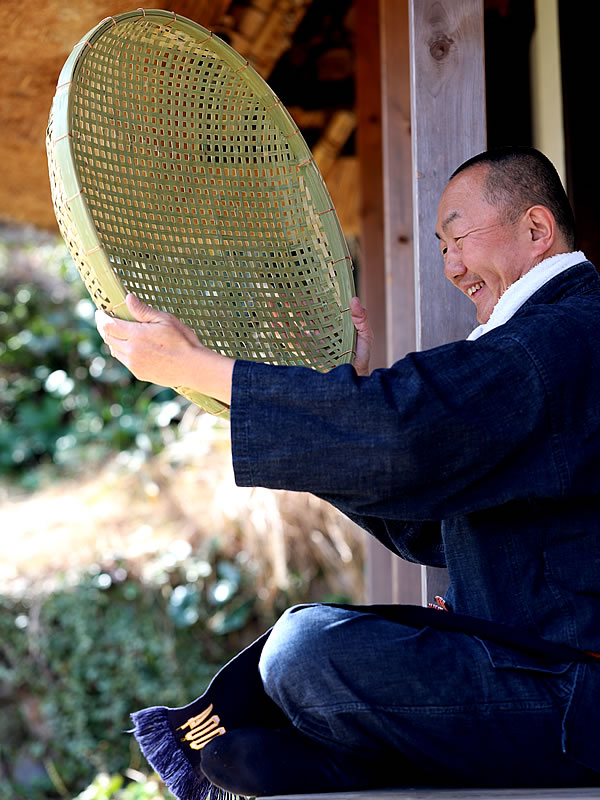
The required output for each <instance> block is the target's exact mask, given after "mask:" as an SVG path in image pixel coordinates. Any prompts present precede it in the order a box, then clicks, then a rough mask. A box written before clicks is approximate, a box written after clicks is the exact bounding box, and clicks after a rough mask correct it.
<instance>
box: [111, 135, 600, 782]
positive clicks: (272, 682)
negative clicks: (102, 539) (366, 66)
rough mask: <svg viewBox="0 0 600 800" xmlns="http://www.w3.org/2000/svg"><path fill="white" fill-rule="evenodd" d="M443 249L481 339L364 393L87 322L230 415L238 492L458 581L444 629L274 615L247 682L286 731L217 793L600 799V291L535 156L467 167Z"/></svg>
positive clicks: (212, 765)
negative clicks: (288, 502)
mask: <svg viewBox="0 0 600 800" xmlns="http://www.w3.org/2000/svg"><path fill="white" fill-rule="evenodd" d="M436 235H437V236H438V238H439V240H440V244H441V248H442V254H443V258H444V269H445V273H446V276H447V277H448V278H449V280H451V281H452V282H453V284H454V285H455V286H456V287H457V289H459V290H460V291H462V292H464V293H465V294H466V295H467V296H468V297H470V299H471V300H472V302H473V303H474V304H475V306H476V308H477V319H478V322H479V323H480V324H479V326H478V328H476V329H475V331H473V333H472V334H471V335H470V336H469V337H468V340H467V341H459V342H453V343H451V344H447V345H444V346H442V347H437V348H433V349H431V350H427V351H423V352H419V353H411V354H409V355H407V356H406V357H405V358H403V359H401V360H400V361H398V362H396V363H395V364H394V365H393V366H392V367H390V368H388V369H380V370H375V371H374V372H372V373H371V374H367V372H368V371H367V370H366V369H365V368H364V365H363V366H361V368H360V369H359V370H356V369H354V368H353V367H352V366H350V365H344V366H340V367H338V368H336V369H334V370H332V371H331V372H329V373H327V374H320V373H317V372H314V371H312V370H309V369H304V368H300V367H276V366H271V365H265V364H258V363H251V362H247V361H236V362H232V361H231V360H229V359H227V358H225V357H223V356H220V355H217V354H215V353H212V352H210V351H208V350H206V348H204V347H203V346H202V345H201V344H200V343H199V342H198V341H197V340H196V339H195V337H194V336H193V335H190V332H189V330H188V329H186V328H185V326H183V325H181V323H178V322H177V321H176V320H174V319H173V318H172V317H169V315H167V314H163V313H160V312H156V311H154V310H152V309H150V308H148V307H147V306H145V305H144V304H143V303H140V302H139V301H137V300H136V299H135V298H133V297H129V298H128V301H127V302H128V306H129V309H130V310H131V312H132V313H133V314H134V316H135V317H136V318H137V319H138V320H139V322H138V323H130V322H121V321H118V320H112V319H110V318H109V317H107V316H106V315H104V314H100V313H99V315H98V326H99V329H100V331H101V333H102V335H103V337H104V339H105V341H106V342H107V343H108V344H109V345H110V347H111V349H112V350H113V352H114V353H115V354H116V355H117V357H119V358H120V359H121V360H122V361H123V363H124V364H126V365H127V366H128V367H129V368H130V369H131V370H132V371H133V372H134V374H136V375H137V376H138V377H140V378H142V379H144V380H152V381H154V382H157V383H166V384H171V385H173V384H175V385H186V386H190V387H191V388H194V389H197V390H198V391H201V392H203V393H205V394H213V395H214V396H215V397H217V398H219V399H220V400H223V401H225V402H227V403H230V404H231V439H232V453H233V465H234V469H235V475H236V480H237V482H238V483H239V484H240V485H245V486H248V485H252V486H267V487H271V488H285V489H291V490H298V491H310V492H313V493H314V494H317V495H319V496H320V497H323V498H324V499H326V500H328V501H329V502H331V503H332V504H334V505H335V506H337V507H338V508H339V509H341V510H342V511H343V512H344V513H345V514H347V515H348V516H349V517H350V518H351V519H354V520H355V521H356V522H357V523H358V524H360V525H361V526H362V527H363V528H365V529H366V530H367V531H369V532H370V533H371V534H372V535H373V536H375V537H376V538H377V539H379V540H380V541H381V542H383V543H384V544H385V545H386V546H387V547H388V548H389V549H390V550H392V551H393V552H394V553H395V554H396V555H398V556H399V557H401V558H405V559H408V560H410V561H415V562H418V563H421V564H427V565H432V566H446V567H447V568H448V574H449V587H448V591H447V592H446V594H445V597H444V598H443V601H442V602H441V603H440V607H441V609H444V610H434V609H420V608H419V609H415V608H412V607H403V606H391V607H377V608H369V607H351V606H344V607H340V606H330V605H322V604H316V605H313V606H307V607H302V608H295V609H291V610H290V611H288V612H286V614H284V616H283V617H282V618H281V619H280V620H279V621H278V622H277V624H276V625H275V627H274V629H273V630H272V632H271V633H270V635H269V636H268V638H267V639H266V642H265V644H264V646H263V647H262V652H261V654H260V661H259V663H258V667H257V668H258V669H259V673H260V678H261V685H262V687H264V691H265V692H266V694H267V695H268V697H269V698H271V699H272V700H273V701H274V702H275V704H276V705H277V706H278V707H279V709H280V710H281V711H282V712H283V720H284V721H283V722H280V724H278V726H277V729H276V730H273V729H272V728H270V727H262V726H261V719H260V717H259V718H257V719H255V720H254V721H253V722H252V725H251V726H250V725H249V726H247V727H245V726H242V727H239V728H237V729H235V730H227V731H226V732H225V733H224V734H222V735H219V736H218V737H216V738H214V739H213V740H212V741H210V742H209V743H208V744H206V746H205V747H203V749H202V753H201V761H200V762H199V764H198V765H197V769H198V770H199V771H200V772H201V773H202V774H204V775H206V776H207V777H208V778H209V779H210V780H211V781H213V782H214V783H216V784H217V785H218V786H220V787H223V788H224V789H226V790H229V791H232V792H235V793H239V794H246V795H267V794H282V793H298V792H317V791H322V792H324V791H335V790H353V789H364V788H370V787H375V786H394V785H395V786H402V785H404V786H406V785H416V784H421V785H422V784H440V783H441V784H445V785H463V786H473V785H479V786H567V785H573V786H577V785H578V786H581V785H594V786H598V785H600V748H599V747H598V744H597V730H598V727H599V726H600V661H599V660H598V659H599V656H598V655H597V654H598V653H600V625H599V624H598V620H599V619H600V470H599V469H598V464H599V463H600V324H599V319H600V278H599V277H598V275H597V273H596V270H595V268H594V267H593V266H592V265H591V264H590V263H589V262H588V261H586V259H585V257H584V255H583V254H582V253H580V252H577V251H574V232H573V217H572V213H571V210H570V208H569V204H568V201H567V198H566V196H565V193H564V190H563V188H562V186H561V183H560V180H559V178H558V176H557V174H556V172H555V170H554V168H553V166H552V165H551V164H550V162H549V161H548V159H546V158H545V157H544V156H543V155H542V154H541V153H539V152H537V151H535V150H531V149H529V148H505V149H503V150H500V151H490V152H487V153H483V154H480V155H479V156H476V157H475V158H473V159H471V160H470V161H468V162H466V163H465V164H463V165H462V166H461V167H460V168H459V169H458V170H457V171H456V172H455V173H454V175H453V176H452V177H451V179H450V181H449V183H448V186H447V188H446V190H445V191H444V193H443V196H442V198H441V201H440V205H439V214H438V219H437V226H436ZM353 316H354V319H355V324H356V325H357V327H358V328H359V339H360V342H359V343H360V345H361V347H363V346H366V349H368V338H369V331H368V325H367V323H366V319H365V314H364V311H363V310H362V309H361V307H360V305H359V304H358V302H357V301H354V303H353ZM363 360H364V359H363ZM239 689H240V687H236V690H239ZM232 691H234V689H232ZM242 691H243V690H242ZM194 763H196V762H194Z"/></svg>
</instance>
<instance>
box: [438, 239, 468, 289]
mask: <svg viewBox="0 0 600 800" xmlns="http://www.w3.org/2000/svg"><path fill="white" fill-rule="evenodd" d="M466 271H467V268H466V267H465V265H464V263H463V259H462V253H461V252H460V250H459V249H458V247H455V246H450V247H448V250H447V252H446V255H445V256H444V274H445V276H446V277H447V278H448V280H449V281H452V283H456V281H457V280H458V279H459V278H462V276H463V275H464V274H465V272H466Z"/></svg>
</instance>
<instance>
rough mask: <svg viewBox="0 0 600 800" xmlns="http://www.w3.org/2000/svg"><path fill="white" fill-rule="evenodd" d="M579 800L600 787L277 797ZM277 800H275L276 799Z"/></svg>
mask: <svg viewBox="0 0 600 800" xmlns="http://www.w3.org/2000/svg"><path fill="white" fill-rule="evenodd" d="M292 797H293V798H294V800H546V798H547V799H548V800H579V799H581V798H586V800H587V798H592V797H594V798H597V800H600V787H597V788H596V787H592V788H587V789H386V790H385V791H372V792H332V793H331V794H296V795H277V796H276V800H284V798H285V800H289V799H290V798H292ZM273 800H275V798H273Z"/></svg>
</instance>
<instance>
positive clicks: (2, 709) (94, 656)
mask: <svg viewBox="0 0 600 800" xmlns="http://www.w3.org/2000/svg"><path fill="white" fill-rule="evenodd" d="M183 545H184V543H182V542H180V543H178V544H177V545H176V546H175V547H174V549H173V550H172V551H170V552H168V553H166V554H164V555H163V556H161V557H160V558H158V559H156V560H155V561H154V562H151V563H146V564H144V566H143V572H144V575H145V579H142V577H141V576H140V575H139V574H137V573H136V567H135V565H133V564H126V563H119V562H117V561H114V562H111V563H107V564H104V565H102V567H100V566H98V565H96V566H95V567H93V568H91V569H90V570H88V571H87V572H86V573H85V574H82V575H79V576H78V577H77V580H73V579H72V578H71V580H70V581H67V578H66V577H65V579H64V580H63V583H62V585H58V586H56V587H55V588H54V590H53V591H52V592H50V593H49V594H46V595H44V596H34V597H29V598H22V599H11V598H6V597H4V598H1V597H0V713H1V714H2V718H3V720H4V719H5V718H6V720H10V724H8V725H6V726H5V725H4V724H3V726H2V730H0V764H6V765H10V764H18V763H23V761H24V760H25V762H28V763H32V762H33V763H34V764H38V765H39V764H41V765H43V767H44V770H43V771H42V773H43V774H42V775H41V776H40V780H39V781H38V782H37V783H35V782H33V783H32V782H31V781H30V780H29V779H28V780H27V785H26V786H24V785H23V782H22V780H21V785H19V778H18V775H15V774H14V772H11V771H10V770H8V774H7V775H5V776H4V783H3V780H2V772H1V767H0V796H2V797H4V796H7V797H11V798H13V797H14V798H21V797H22V798H25V797H26V798H27V800H47V799H49V798H56V797H59V796H61V795H62V796H69V797H71V796H73V793H75V792H81V791H82V790H83V787H85V786H87V785H88V784H89V783H90V781H91V780H92V778H93V777H94V775H99V777H98V778H97V779H96V781H95V783H94V784H93V785H92V787H89V788H88V790H87V791H88V792H89V794H86V793H85V792H83V794H82V795H81V797H82V798H85V800H87V798H88V797H89V798H104V797H107V798H112V797H113V796H114V797H115V798H117V797H118V798H119V799H121V798H123V800H135V799H136V798H145V797H151V798H154V797H162V795H161V794H158V793H157V792H158V791H159V790H158V789H154V788H151V785H150V784H148V785H146V786H145V785H142V784H139V783H138V784H135V782H134V784H133V785H131V786H129V785H127V786H126V787H125V786H123V787H122V784H121V783H120V781H121V778H119V777H118V776H119V775H123V774H125V773H126V771H127V770H128V769H131V768H133V769H134V770H138V771H139V770H144V769H147V765H146V764H145V761H144V760H143V758H142V757H141V755H140V754H139V751H138V749H137V745H136V744H135V741H134V740H133V739H132V738H131V737H129V738H128V737H127V736H126V735H125V734H124V733H123V731H125V730H126V729H127V728H128V727H130V719H129V714H130V713H131V712H132V711H134V710H136V709H139V708H143V707H146V706H150V705H175V706H178V705H183V704H185V703H187V702H190V700H192V699H194V698H195V697H196V696H198V695H199V694H201V693H202V692H203V691H204V689H205V688H206V686H207V684H208V682H209V680H210V678H211V677H212V676H213V675H214V673H215V672H216V670H217V669H218V668H219V667H220V666H221V665H222V664H223V663H225V661H227V660H228V659H229V658H230V657H232V656H233V655H234V654H235V653H236V652H238V651H239V650H240V649H241V648H242V647H243V646H245V644H247V643H248V641H250V640H251V639H252V638H254V637H255V636H256V635H258V633H260V632H262V630H264V629H265V628H266V627H268V626H269V625H270V624H272V621H273V620H272V619H271V618H266V617H264V618H261V616H260V614H259V613H258V611H257V609H256V608H255V576H253V575H251V574H249V573H248V571H247V568H246V567H245V566H244V567H242V565H240V564H239V563H236V562H234V561H228V560H226V559H224V557H223V554H222V553H221V552H220V550H219V549H218V547H217V546H216V544H215V543H214V542H213V543H211V544H210V545H209V546H208V547H207V551H206V552H205V553H203V554H192V553H191V552H190V550H189V549H186V548H185V547H184V546H183ZM106 775H116V776H117V777H116V778H111V779H108V778H106ZM8 787H10V792H12V793H13V794H10V793H9V788H8ZM93 787H95V788H93ZM3 789H6V792H7V794H6V795H4V794H2V791H3ZM117 790H119V792H118V793H117ZM93 792H95V793H93ZM111 792H112V794H111ZM144 792H146V793H144ZM147 792H151V793H150V794H148V793H147Z"/></svg>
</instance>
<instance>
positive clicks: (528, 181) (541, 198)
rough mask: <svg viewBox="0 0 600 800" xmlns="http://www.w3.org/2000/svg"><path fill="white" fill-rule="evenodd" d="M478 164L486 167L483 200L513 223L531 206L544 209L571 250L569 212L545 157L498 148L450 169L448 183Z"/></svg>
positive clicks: (572, 232)
mask: <svg viewBox="0 0 600 800" xmlns="http://www.w3.org/2000/svg"><path fill="white" fill-rule="evenodd" d="M480 164H481V165H484V166H487V167H488V171H487V175H486V177H485V181H484V194H485V199H486V200H487V202H488V203H489V204H490V205H492V206H495V207H497V208H501V209H502V212H503V214H504V215H505V218H506V220H507V221H508V222H511V221H512V222H516V221H517V220H518V218H519V217H520V215H521V214H522V213H523V212H524V211H526V210H527V209H528V208H531V206H537V205H540V206H545V207H546V208H547V209H548V210H549V211H550V212H551V213H552V215H553V217H554V219H555V220H556V226H557V228H558V229H559V230H560V232H561V233H562V235H563V237H564V239H565V243H566V245H567V247H569V249H571V250H573V249H574V248H575V218H574V216H573V210H572V208H571V205H570V203H569V200H568V198H567V195H566V192H565V190H564V188H563V185H562V183H561V180H560V177H559V175H558V172H557V171H556V169H555V167H554V165H553V164H552V162H551V161H550V159H549V158H547V157H546V156H545V155H544V154H543V153H541V152H540V151H539V150H536V149H535V148H533V147H523V146H512V147H498V148H495V149H493V150H485V151H484V152H483V153H479V154H478V155H476V156H473V157H472V158H469V159H468V160H467V161H465V162H464V163H463V164H461V165H460V167H458V169H455V170H454V172H453V173H452V175H451V176H450V180H452V178H454V177H455V176H456V175H459V174H460V173H461V172H464V171H465V170H467V169H470V168H471V167H475V166H478V165H480Z"/></svg>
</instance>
